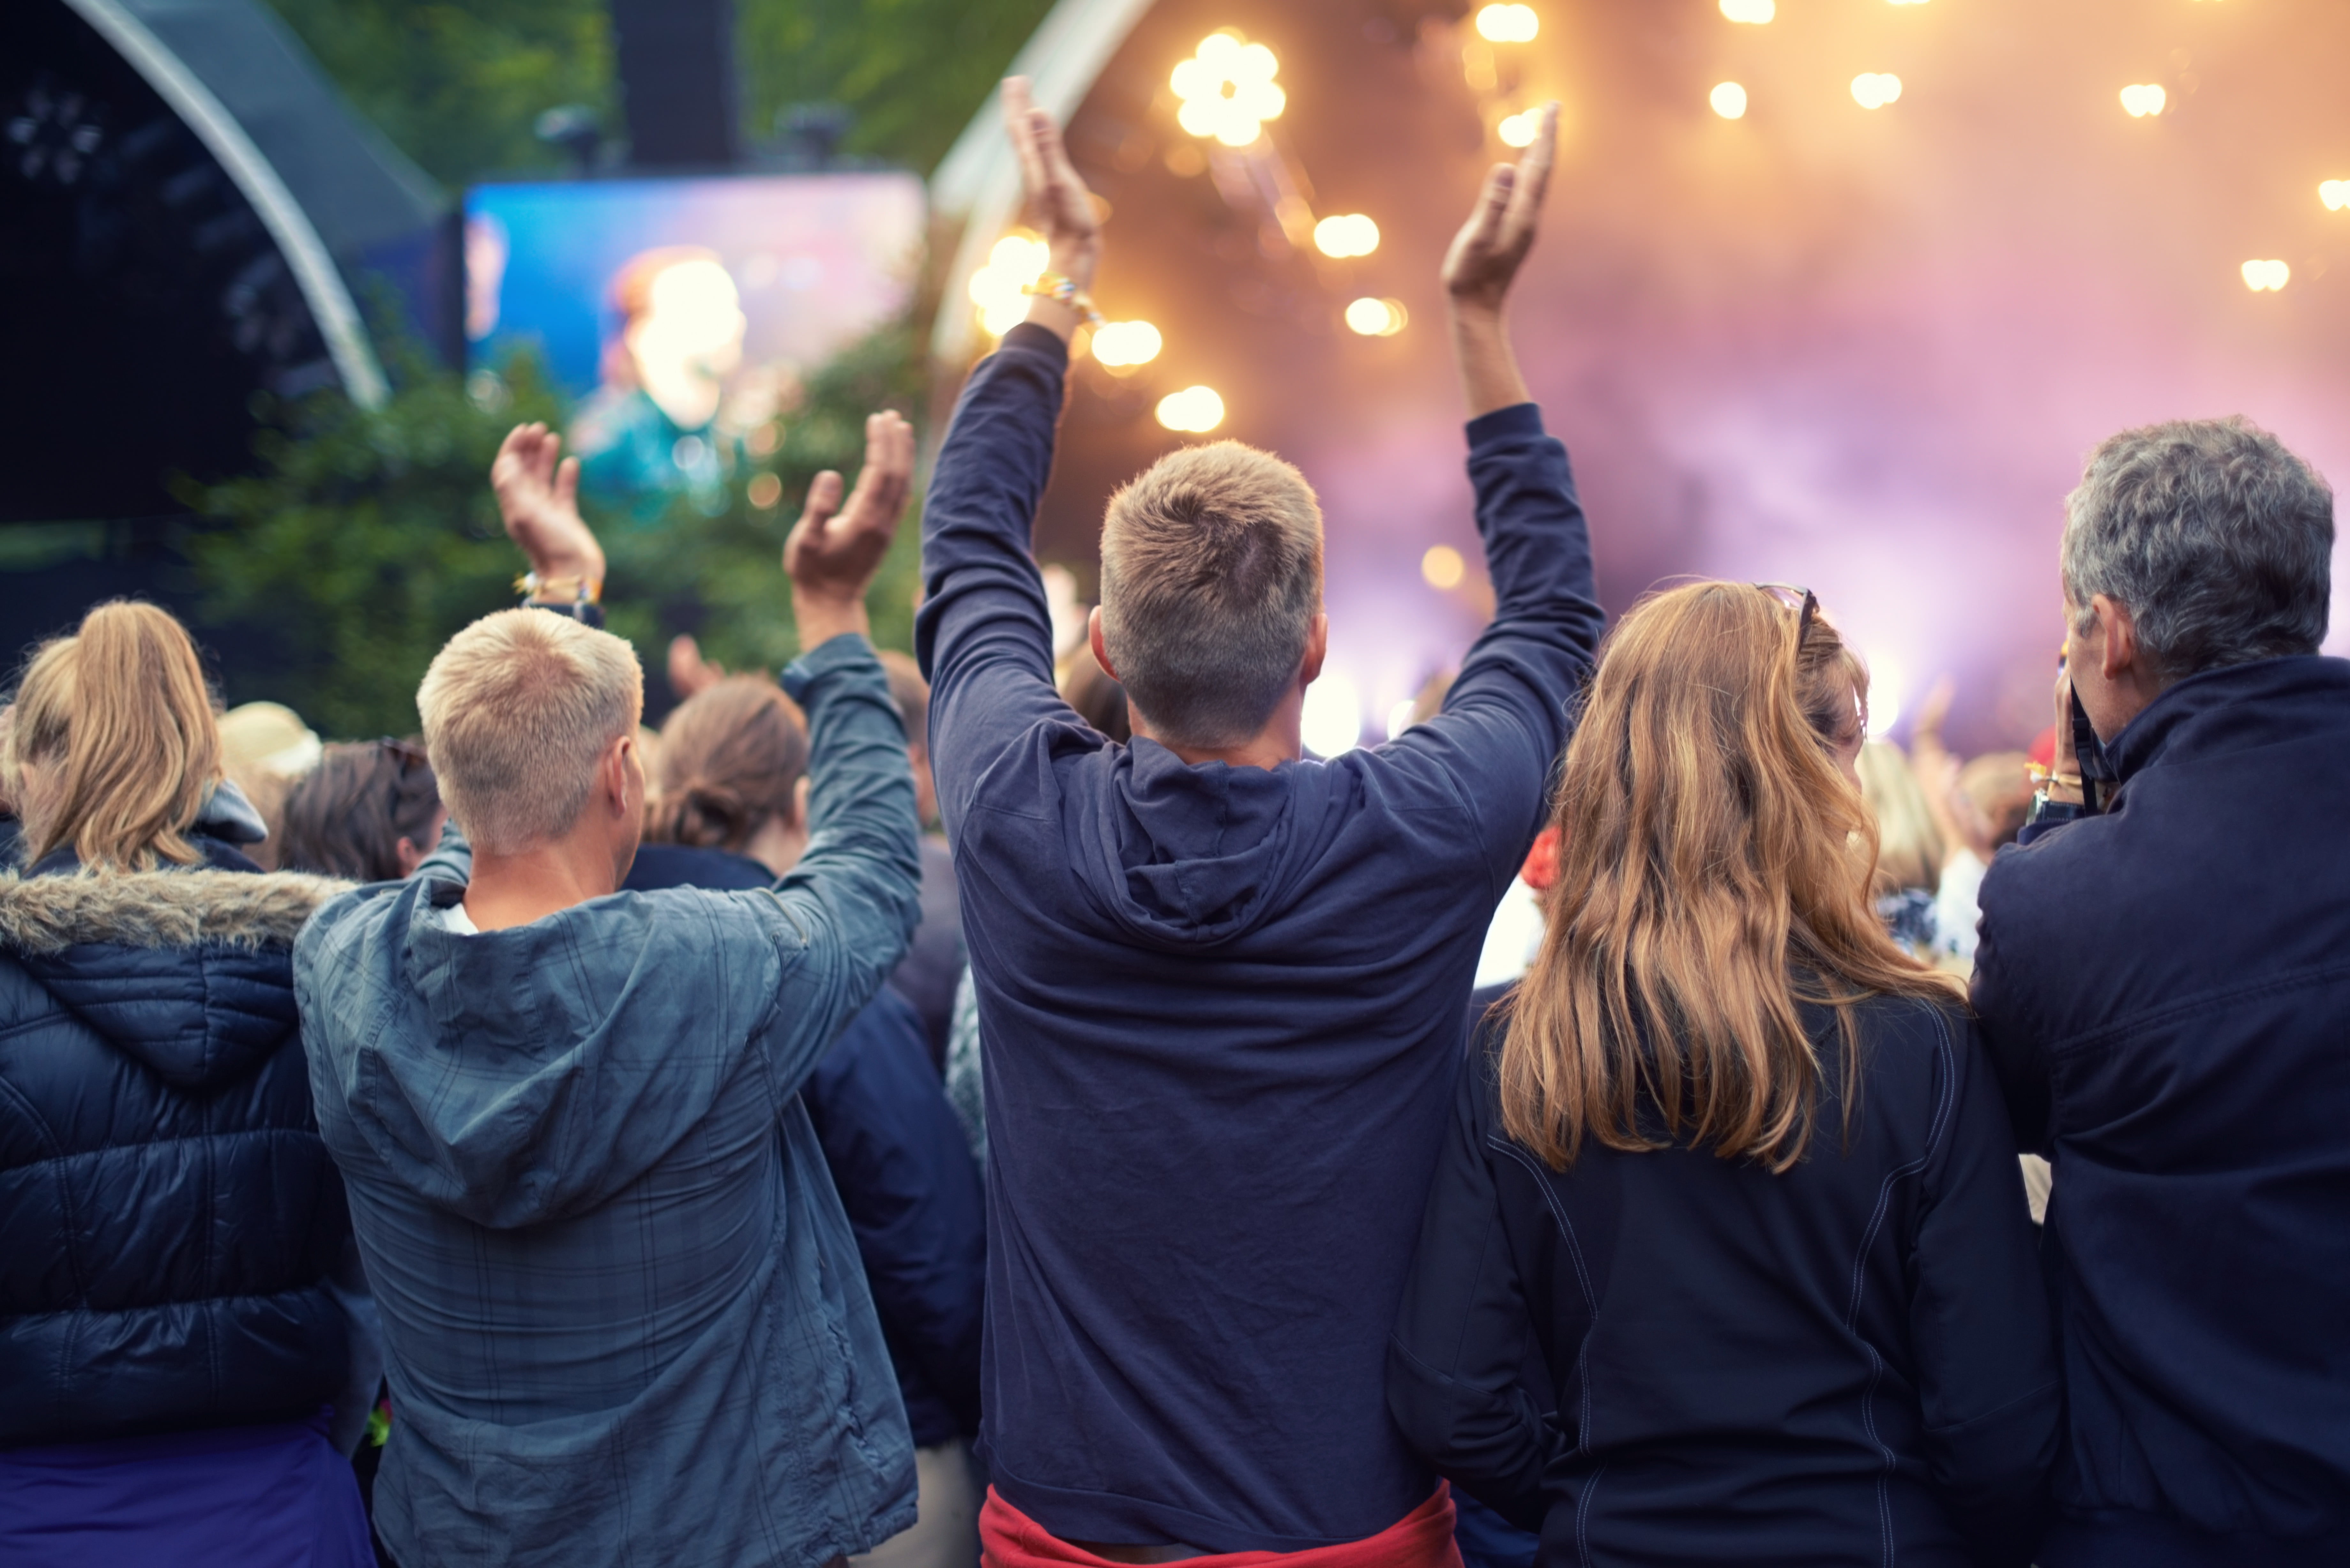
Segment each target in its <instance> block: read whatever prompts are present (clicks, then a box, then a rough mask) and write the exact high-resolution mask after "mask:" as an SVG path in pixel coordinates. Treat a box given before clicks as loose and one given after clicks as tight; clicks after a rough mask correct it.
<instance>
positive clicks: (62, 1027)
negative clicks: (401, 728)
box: [0, 839, 350, 1447]
mask: <svg viewBox="0 0 2350 1568" xmlns="http://www.w3.org/2000/svg"><path fill="white" fill-rule="evenodd" d="M197 843H198V844H199V845H200V846H202V847H203V849H204V850H205V852H206V857H207V862H208V864H207V866H206V867H204V868H201V869H192V870H184V871H177V870H175V871H154V872H142V873H135V874H122V873H116V874H111V875H100V876H83V875H77V874H64V875H36V876H33V877H24V878H19V877H16V876H13V875H10V876H6V877H0V1390H5V1394H0V1447H15V1446H19V1445H25V1444H34V1443H60V1442H69V1441H78V1440H82V1439H87V1438H109V1437H117V1436H123V1435H128V1434H132V1433H140V1432H161V1431H182V1430H192V1429H197V1428H209V1427H224V1426H235V1425H242V1424H245V1423H250V1422H260V1421H273V1420H282V1419H290V1418H294V1417H303V1416H307V1415H310V1414H313V1413H315V1412H316V1411H317V1408H318V1407H320V1406H321V1405H323V1404H326V1403H328V1401H329V1400H331V1399H333V1398H334V1397H336V1396H337V1395H338V1393H340V1392H342V1385H343V1381H344V1374H345V1370H346V1365H347V1361H348V1355H349V1351H348V1338H347V1332H346V1326H345V1318H344V1315H343V1313H342V1311H341V1309H340V1308H339V1307H338V1305H337V1303H336V1301H335V1299H334V1297H333V1296H332V1295H331V1293H329V1290H328V1277H329V1275H330V1274H331V1273H332V1272H334V1271H335V1270H336V1268H337V1266H338V1263H339V1262H340V1261H341V1259H342V1257H343V1255H344V1250H345V1247H346V1244H347V1242H348V1239H349V1236H350V1219H349V1216H348V1212H347V1210H345V1208H344V1203H343V1188H342V1182H341V1179H339V1177H338V1175H337V1173H336V1170H335V1167H334V1164H333V1162H332V1161H331V1160H329V1159H328V1157H327V1150H326V1147H325V1146H324V1145H323V1144H322V1143H320V1142H319V1139H318V1133H317V1121H316V1118H315V1117H314V1116H312V1114H311V1108H310V1083H309V1076H308V1070H307V1064H306V1063H305V1061H304V1059H303V1054H302V1043H301V1039H300V1036H299V1034H298V1033H297V1032H296V1026H295V1012H294V983H293V971H292V958H291V953H292V948H293V943H294V936H295V933H296V931H298V930H300V929H301V927H302V923H303V921H304V920H306V919H308V917H309V914H310V911H311V910H312V909H316V908H317V906H318V905H319V904H321V903H323V902H325V901H326V900H327V899H328V898H332V897H333V896H334V895H336V894H337V893H338V892H340V891H342V890H343V889H344V888H345V887H346V886H347V884H344V883H339V882H334V881H329V880H328V879H326V878H323V877H301V876H293V875H288V874H273V875H265V874H263V873H261V872H260V871H258V870H257V869H256V868H255V867H254V866H253V863H252V862H251V861H249V860H246V859H245V858H244V857H243V856H242V855H239V854H238V853H237V852H236V851H235V850H234V848H232V847H230V846H227V845H225V844H223V843H220V842H218V841H216V840H208V839H198V840H197ZM60 862H61V864H60ZM238 867H241V869H238ZM37 869H38V870H40V871H42V872H51V871H56V870H62V871H64V872H67V873H72V872H73V871H74V870H75V867H74V866H73V862H72V859H71V857H70V855H66V856H63V857H51V859H49V860H47V861H44V862H43V863H42V865H41V867H38V868H37Z"/></svg>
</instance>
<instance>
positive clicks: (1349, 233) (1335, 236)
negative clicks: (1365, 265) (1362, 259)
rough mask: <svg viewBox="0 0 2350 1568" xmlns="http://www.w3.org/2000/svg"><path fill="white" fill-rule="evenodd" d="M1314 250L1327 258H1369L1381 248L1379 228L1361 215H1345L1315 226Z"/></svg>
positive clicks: (1342, 214) (1323, 221) (1324, 220)
mask: <svg viewBox="0 0 2350 1568" xmlns="http://www.w3.org/2000/svg"><path fill="white" fill-rule="evenodd" d="M1314 248H1315V249H1316V250H1318V251H1320V252H1321V253H1322V254H1324V255H1326V256H1338V257H1341V258H1343V257H1346V256H1367V255H1368V254H1371V253H1372V252H1373V251H1375V250H1377V249H1378V248H1379V226H1378V224H1377V223H1373V222H1371V220H1370V219H1368V218H1367V217H1365V216H1364V215H1363V214H1362V213H1341V214H1339V215H1338V216H1336V217H1331V218H1325V219H1323V220H1322V221H1321V222H1320V223H1316V224H1315V225H1314Z"/></svg>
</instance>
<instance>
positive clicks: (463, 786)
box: [416, 608, 644, 855]
mask: <svg viewBox="0 0 2350 1568" xmlns="http://www.w3.org/2000/svg"><path fill="white" fill-rule="evenodd" d="M416 707H417V711H418V712H419V714H420V715H421V717H422V718H423V721H424V744H425V749H426V752H427V753H428V754H429V755H430V756H431V757H432V771H433V774H434V775H435V777H436V779H437V781H438V783H439V784H440V787H441V796H442V800H444V801H446V802H447V803H448V806H449V815H451V816H452V817H453V818H454V819H455V820H456V821H457V823H458V824H459V825H460V826H463V828H464V830H465V834H466V836H467V837H468V838H469V839H470V840H471V841H472V843H473V846H474V847H475V848H477V849H481V850H484V851H487V852H489V853H491V854H497V855H510V854H513V853H515V852H516V851H518V850H521V849H524V848H526V847H528V846H532V845H534V844H539V843H544V842H546V841H547V840H549V839H554V838H559V837H561V836H563V835H564V834H565V833H567V832H568V831H569V830H570V828H571V826H573V824H575V823H576V822H577V821H578V819H579V812H580V809H581V808H582V807H583V806H585V805H587V795H588V792H589V791H590V790H591V789H593V788H594V787H595V769H596V761H597V758H598V757H599V756H600V755H602V753H603V751H604V748H605V747H606V746H608V745H610V744H611V743H612V742H613V741H614V740H616V739H618V738H619V737H620V736H623V735H627V734H629V733H631V732H633V731H634V730H635V729H636V725H637V718H638V715H639V713H640V712H641V711H643V708H644V674H643V671H642V670H640V669H639V667H638V665H637V655H636V650H635V649H632V648H630V647H629V645H628V644H627V643H626V642H623V641H622V640H621V639H619V638H617V637H614V636H612V635H611V634H610V633H609V632H603V631H598V630H596V629H595V628H592V627H588V626H584V625H582V624H581V623H579V622H578V621H576V620H573V619H571V618H569V617H567V616H560V615H550V614H549V613H547V612H546V610H543V609H529V608H523V609H510V610H501V611H499V612H498V613H497V614H495V615H490V616H484V617H483V618H481V619H480V620H477V621H475V622H474V623H473V625H471V626H469V627H467V628H465V629H464V630H463V631H461V632H459V633H458V634H457V635H456V636H454V637H452V638H451V639H449V641H448V643H447V645H446V646H445V647H443V648H442V649H441V651H440V652H439V653H438V654H437V655H435V656H434V657H433V659H432V668H431V669H429V670H426V671H425V672H424V684H423V685H422V686H421V687H420V688H419V689H418V691H417V693H416Z"/></svg>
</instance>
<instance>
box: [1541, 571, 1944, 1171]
mask: <svg viewBox="0 0 2350 1568" xmlns="http://www.w3.org/2000/svg"><path fill="white" fill-rule="evenodd" d="M1798 626H1799V617H1798V616H1797V614H1796V613H1795V612H1794V610H1792V609H1790V608H1789V607H1786V606H1784V605H1783V604H1781V603H1780V602H1779V601H1778V600H1777V599H1775V598H1774V597H1773V596H1772V595H1770V594H1769V593H1767V592H1764V591H1763V590H1762V589H1759V588H1756V587H1752V586H1750V585H1747V584H1742V583H1736V584H1733V583H1698V584H1692V585H1690V586H1687V587H1679V588H1674V589H1672V590H1670V591H1669V592H1666V593H1662V594H1659V595H1657V596H1655V597H1652V598H1649V599H1648V600H1645V601H1643V602H1642V603H1641V604H1640V605H1638V606H1637V607H1635V608H1634V609H1633V610H1632V611H1631V613H1630V614H1628V615H1627V616H1626V617H1625V618H1624V619H1623V620H1622V621H1621V622H1619V623H1618V624H1617V628H1616V629H1615V631H1614V632H1613V633H1612V634H1611V635H1610V636H1609V638H1608V640H1607V647H1606V649H1604V650H1603V652H1602V654H1601V657H1600V660H1599V666H1598V669H1597V670H1596V673H1595V674H1594V676H1593V678H1592V681H1591V685H1590V689H1589V691H1588V693H1587V695H1586V700H1585V704H1584V710H1583V713H1582V716H1581V718H1580V720H1579V721H1578V722H1577V724H1576V727H1575V734H1574V737H1573V739H1571V740H1570V741H1569V742H1567V748H1566V757H1565V768H1564V771H1563V775H1562V778H1561V781H1560V784H1559V793H1558V803H1557V808H1556V814H1555V820H1556V822H1557V824H1558V826H1559V828H1560V836H1561V840H1562V846H1561V855H1560V866H1559V877H1558V882H1557V884H1556V887H1555V891H1554V894H1553V898H1554V903H1553V905H1552V908H1553V909H1554V910H1555V918H1554V919H1553V922H1552V925H1551V927H1550V929H1549V931H1548V932H1547V934H1546V935H1545V936H1544V941H1543V946H1542V949H1541V951H1540V952H1539V953H1538V954H1537V955H1536V957H1535V960H1534V967H1533V969H1532V970H1531V971H1529V972H1528V974H1527V976H1526V979H1525V981H1524V983H1523V985H1522V986H1521V987H1520V988H1519V992H1518V994H1517V998H1516V1001H1515V1003H1514V1011H1513V1015H1512V1019H1511V1025H1510V1030H1509V1033H1508V1036H1507V1038H1506V1040H1505V1042H1504V1044H1503V1052H1502V1062H1501V1073H1502V1108H1503V1125H1504V1127H1506V1128H1507V1129H1508V1131H1509V1133H1510V1135H1511V1136H1512V1137H1514V1138H1516V1139H1518V1140H1519V1141H1520V1142H1521V1143H1523V1145H1525V1146H1526V1147H1529V1148H1531V1149H1533V1150H1534V1152H1535V1153H1537V1154H1539V1155H1541V1156H1542V1157H1543V1158H1544V1159H1546V1160H1548V1161H1550V1162H1551V1163H1552V1164H1553V1165H1554V1166H1555V1167H1564V1166H1565V1164H1566V1163H1567V1162H1568V1161H1570V1160H1572V1159H1573V1158H1575V1152H1576V1150H1577V1148H1578V1147H1580V1144H1581V1140H1582V1137H1583V1136H1584V1135H1585V1134H1586V1132H1587V1133H1589V1134H1590V1135H1591V1136H1593V1137H1596V1138H1597V1139H1598V1140H1599V1141H1600V1142H1601V1144H1603V1145H1604V1146H1606V1147H1610V1148H1620V1149H1640V1148H1648V1147H1655V1145H1654V1143H1653V1141H1652V1140H1651V1138H1650V1137H1648V1134H1646V1133H1645V1132H1644V1131H1643V1130H1642V1127H1641V1121H1640V1102H1641V1098H1642V1096H1643V1095H1644V1094H1646V1095H1648V1096H1650V1097H1651V1100H1652V1103H1653V1105H1654V1106H1655V1107H1656V1109H1657V1111H1659V1112H1660V1113H1661V1115H1662V1117H1663V1123H1664V1127H1665V1128H1666V1131H1667V1132H1668V1134H1669V1136H1673V1137H1679V1136H1681V1135H1682V1134H1683V1133H1684V1131H1686V1133H1687V1134H1688V1136H1689V1137H1690V1140H1691V1141H1692V1142H1693V1143H1696V1144H1699V1145H1704V1146H1711V1147H1714V1148H1715V1149H1716V1150H1718V1151H1719V1152H1720V1153H1721V1154H1722V1155H1723V1156H1724V1157H1725V1158H1727V1157H1732V1156H1737V1157H1746V1158H1757V1159H1762V1160H1765V1161H1767V1162H1769V1163H1770V1164H1771V1166H1772V1167H1773V1168H1774V1169H1784V1168H1787V1167H1788V1166H1790V1165H1792V1164H1793V1163H1794V1161H1795V1160H1796V1159H1797V1158H1799V1157H1800V1156H1801V1154H1802V1152H1803V1149H1804V1145H1805V1143H1806V1142H1807V1141H1808V1139H1809V1137H1810V1132H1811V1124H1812V1116H1813V1107H1814V1103H1815V1100H1816V1096H1817V1078H1818V1070H1819V1064H1818V1061H1817V1058H1816V1056H1815V1054H1814V1050H1813V1047H1812V1044H1811V1042H1810V1040H1809V1039H1808V1037H1807V1036H1806V1034H1805V1033H1804V1027H1803V1023H1802V1020H1801V1017H1800V1015H1799V1013H1798V1012H1797V1011H1796V1003H1797V1002H1798V1001H1799V1000H1813V1001H1818V1002H1827V1003H1830V1004H1831V1005H1834V1006H1835V1007H1836V1008H1837V1009H1838V1010H1839V1012H1843V1013H1844V1014H1845V1018H1846V1023H1847V1026H1848V1025H1849V1022H1850V1014H1849V1008H1850V1007H1851V1005H1852V1004H1853V1003H1855V1002H1858V1001H1859V1000H1861V999H1863V998H1865V997H1866V996H1868V995H1872V994H1883V993H1903V994H1943V995H1947V994H1950V986H1949V982H1947V981H1943V980H1941V979H1940V978H1939V977H1937V976H1935V975H1933V974H1932V973H1931V972H1930V971H1926V970H1925V969H1924V968H1923V967H1922V966H1920V965H1918V964H1917V963H1916V962H1914V961H1911V960H1909V959H1908V957H1907V956H1905V955H1904V954H1903V953H1902V952H1901V951H1900V950H1898V948H1897V947H1896V946H1895V945H1894V943H1893V940H1892V938H1891V937H1890V936H1889V935H1888V934H1887V932H1886V930H1885V928H1884V927H1883V926H1882V925H1881V924H1879V923H1878V921H1877V917H1876V914H1875V912H1874V910H1873V909H1872V908H1871V906H1870V900H1869V898H1868V886H1869V875H1870V868H1871V865H1872V861H1873V851H1874V837H1875V836H1874V831H1873V828H1872V826H1871V824H1870V822H1869V818H1868V813H1867V811H1866V808H1865V806H1864V805H1863V804H1862V802H1861V799H1860V796H1859V794H1857V792H1856V791H1855V790H1854V789H1853V788H1852V786H1851V785H1850V784H1847V783H1846V781H1845V778H1844V775H1843V774H1841V773H1840V772H1838V770H1837V768H1836V765H1835V761H1834V758H1833V756H1832V754H1831V748H1832V747H1833V746H1835V745H1836V744H1838V743H1847V744H1848V743H1850V742H1852V741H1853V740H1854V739H1855V738H1856V732H1857V727H1858V726H1859V725H1860V724H1861V723H1863V722H1864V721H1865V718H1866V709H1865V706H1864V703H1865V698H1866V673H1865V671H1863V670H1862V669H1861V667H1860V664H1859V661H1858V659H1856V658H1855V657H1854V656H1853V654H1852V653H1851V651H1850V650H1849V649H1846V647H1845V646H1844V643H1843V640H1842V639H1840V638H1838V637H1837V636H1836V633H1835V628H1833V627H1830V626H1829V625H1828V624H1827V623H1826V622H1825V621H1823V620H1820V619H1817V618H1813V619H1812V620H1811V622H1810V624H1809V628H1808V629H1807V630H1806V631H1804V632H1803V633H1801V634H1800V636H1799V632H1798ZM1799 644H1800V646H1799ZM1856 845H1857V846H1858V847H1857V849H1856V847H1855V846H1856ZM1847 1034H1849V1029H1848V1028H1847ZM1856 1060H1857V1059H1856V1055H1855V1054H1854V1053H1853V1052H1851V1051H1846V1054H1845V1061H1846V1077H1847V1082H1846V1089H1847V1093H1846V1096H1845V1103H1846V1112H1847V1114H1849V1110H1850V1106H1851V1096H1850V1093H1849V1090H1850V1089H1851V1087H1852V1083H1853V1080H1852V1078H1851V1075H1852V1074H1853V1073H1854V1072H1855V1071H1856Z"/></svg>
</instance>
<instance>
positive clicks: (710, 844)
mask: <svg viewBox="0 0 2350 1568" xmlns="http://www.w3.org/2000/svg"><path fill="white" fill-rule="evenodd" d="M807 764H808V733H807V722H806V720H804V719H803V718H802V717H801V716H800V711H799V709H798V707H797V706H796V705H795V703H794V702H793V701H792V700H791V699H790V698H789V697H786V696H785V695H784V692H783V689H782V688H781V687H779V686H777V685H776V684H775V682H774V681H772V680H768V679H766V678H765V677H764V676H761V675H730V676H728V677H727V678H726V679H725V680H721V681H719V682H717V683H716V684H715V685H712V686H710V687H708V688H705V689H704V690H702V691H698V692H696V693H694V695H693V696H691V697H690V698H688V699H687V700H686V701H683V702H681V703H680V704H678V707H677V710H676V711H674V712H672V713H671V714H670V716H669V720H668V722H666V723H664V724H662V725H661V734H660V753H659V760H658V762H657V763H656V767H655V773H654V792H653V793H654V800H653V805H652V814H651V817H650V820H649V821H648V822H647V823H646V825H645V836H647V837H648V838H650V839H651V840H652V841H653V842H654V843H656V844H683V845H690V846H693V847H695V848H700V849H727V850H733V851H734V852H736V853H738V854H739V853H741V852H742V851H743V849H744V848H746V847H747V846H749V844H750V842H751V839H752V837H753V836H754V835H756V834H757V833H758V831H759V827H760V826H761V825H762V824H763V823H764V822H765V821H766V820H767V819H768V818H769V817H771V816H775V815H784V816H785V817H789V816H792V815H795V813H796V812H797V810H798V805H797V794H796V792H797V790H798V787H799V782H800V777H801V775H802V774H806V772H807Z"/></svg>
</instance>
